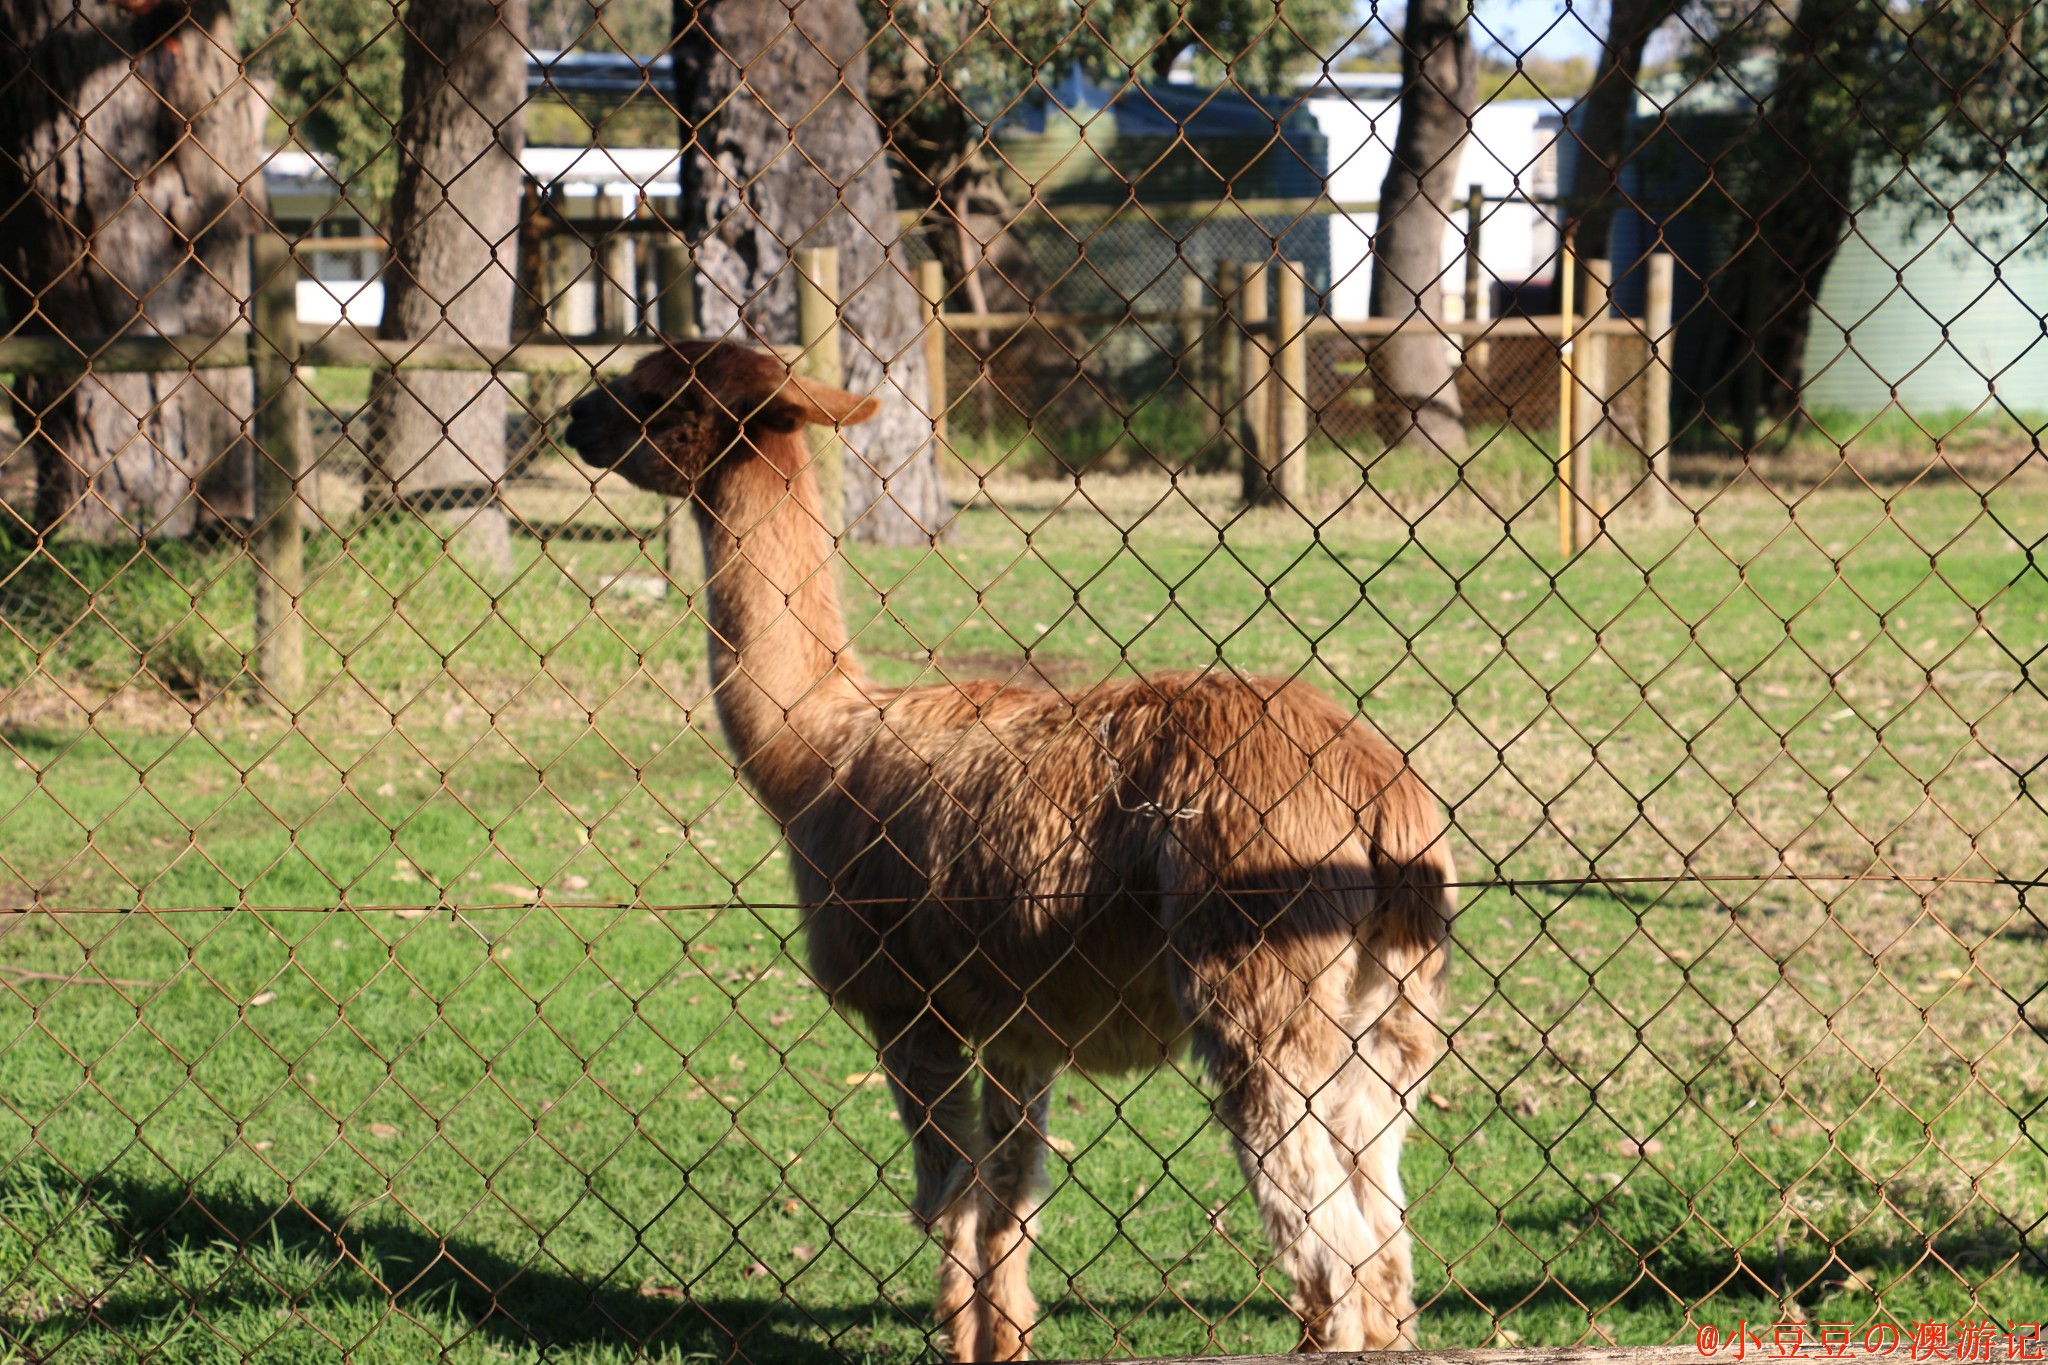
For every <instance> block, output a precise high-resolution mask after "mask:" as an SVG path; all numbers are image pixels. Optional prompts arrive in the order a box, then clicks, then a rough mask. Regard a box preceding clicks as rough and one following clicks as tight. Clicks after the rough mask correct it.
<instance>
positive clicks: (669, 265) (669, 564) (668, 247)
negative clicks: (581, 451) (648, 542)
mask: <svg viewBox="0 0 2048 1365" xmlns="http://www.w3.org/2000/svg"><path fill="white" fill-rule="evenodd" d="M654 297H655V305H654V310H655V317H656V319H657V321H658V323H659V330H660V332H661V335H663V336H665V337H672V338H674V339H675V340H677V341H687V340H689V339H691V338H693V337H695V336H696V335H697V272H696V268H695V266H694V264H693V263H692V261H691V260H690V248H689V247H687V246H685V245H684V244H683V243H681V242H663V243H662V244H661V245H660V246H658V247H656V248H655V249H654ZM696 531H697V528H696V527H695V526H694V525H692V524H691V522H690V508H689V505H688V504H687V503H685V502H684V501H683V500H682V499H681V498H663V499H662V501H661V567H662V571H663V572H664V573H666V574H667V575H668V578H669V581H670V582H671V583H680V582H682V581H683V579H684V578H685V577H686V576H688V575H689V574H690V572H691V570H692V569H693V568H694V567H695V566H696V564H697V563H698V553H697V534H696Z"/></svg>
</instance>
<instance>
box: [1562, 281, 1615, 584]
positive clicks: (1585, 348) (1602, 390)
mask: <svg viewBox="0 0 2048 1365" xmlns="http://www.w3.org/2000/svg"><path fill="white" fill-rule="evenodd" d="M1580 269H1581V271H1582V273H1583V279H1582V282H1581V283H1582V289H1583V291H1584V292H1583V293H1582V294H1581V296H1580V299H1579V314H1580V316H1581V317H1583V318H1584V319H1585V324H1586V325H1585V327H1584V328H1583V329H1582V335H1581V336H1580V338H1579V347H1578V358H1577V366H1576V368H1577V371H1578V392H1577V397H1576V400H1575V401H1574V403H1573V407H1574V412H1573V414H1572V430H1573V431H1574V432H1575V433H1576V434H1577V435H1578V438H1579V443H1578V447H1577V448H1576V449H1574V450H1573V451H1572V488H1573V491H1574V492H1576V493H1577V494H1578V497H1577V499H1576V501H1575V503H1574V505H1573V509H1572V516H1573V531H1572V539H1573V541H1575V542H1576V543H1577V545H1578V547H1579V548H1580V549H1581V550H1583V549H1585V548H1586V547H1588V546H1590V545H1591V544H1592V543H1593V541H1594V539H1595V538H1596V537H1597V536H1598V535H1599V534H1600V531H1599V519H1598V518H1597V517H1596V516H1595V515H1594V508H1593V451H1594V450H1595V448H1597V447H1599V446H1601V445H1603V444H1605V443H1606V441H1607V433H1608V425H1607V337H1606V335H1605V334H1604V333H1602V332H1599V331H1596V330H1594V328H1595V327H1597V326H1598V325H1599V324H1600V323H1603V322H1605V321H1606V320H1607V302H1608V285H1609V279H1610V277H1611V276H1612V274H1613V269H1612V267H1611V266H1610V265H1609V264H1608V263H1607V262H1606V261H1604V260H1599V259H1593V260H1586V261H1582V262H1580Z"/></svg>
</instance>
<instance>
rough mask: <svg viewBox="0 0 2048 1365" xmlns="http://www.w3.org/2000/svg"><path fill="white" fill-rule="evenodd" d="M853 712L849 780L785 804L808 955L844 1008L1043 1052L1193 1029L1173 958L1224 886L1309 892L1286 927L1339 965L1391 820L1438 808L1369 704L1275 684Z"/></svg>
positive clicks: (1313, 961) (1290, 949)
mask: <svg viewBox="0 0 2048 1365" xmlns="http://www.w3.org/2000/svg"><path fill="white" fill-rule="evenodd" d="M845 723H846V725H847V728H848V729H849V730H850V731H853V732H854V733H855V734H860V733H861V732H862V731H865V732H867V733H868V735H869V736H871V737H869V738H866V739H865V740H864V741H862V742H860V745H859V749H858V752H859V754H860V758H861V762H860V763H859V764H857V765H849V766H848V767H847V768H846V769H845V771H843V772H842V773H841V775H840V776H839V777H838V779H837V786H838V790H840V791H843V792H844V794H845V796H846V797H847V798H849V800H848V801H847V802H846V803H844V804H842V803H840V802H838V801H836V800H835V801H832V802H828V803H822V804H817V805H814V806H813V807H812V808H811V809H810V810H807V811H802V812H791V813H790V815H789V818H788V819H787V820H786V827H787V830H788V836H789V841H790V845H791V848H792V849H793V851H794V852H795V853H796V855H797V857H796V868H797V872H796V877H797V887H798V895H799V899H800V900H801V901H802V902H803V903H804V904H805V905H807V906H809V907H811V909H810V910H809V911H808V912H807V914H806V918H805V935H806V943H807V946H808V951H809V954H810V962H811V968H812V971H813V973H814V975H815V976H816V978H817V980H818V982H819V984H820V985H821V986H823V987H824V988H825V990H826V991H828V992H829V993H830V994H831V996H832V999H833V1001H834V1003H835V1004H837V1005H840V1006H841V1007H843V1008H847V1009H852V1010H856V1011H859V1012H860V1013H861V1014H863V1015H869V1016H872V1015H875V1014H877V1013H880V1012H892V1011H893V1012H905V1011H916V1010H918V1009H921V1008H926V1007H928V1008H929V1009H930V1010H931V1011H932V1012H933V1013H934V1014H936V1015H938V1016H939V1017H940V1018H941V1019H943V1020H944V1021H945V1022H946V1023H947V1024H948V1025H949V1026H950V1027H951V1028H952V1029H953V1030H955V1031H956V1032H958V1033H959V1034H960V1036H961V1037H963V1038H965V1039H967V1040H970V1041H972V1042H974V1043H976V1044H980V1045H983V1046H984V1047H985V1048H986V1049H988V1050H989V1051H990V1052H991V1054H993V1055H997V1056H1001V1057H1003V1058H1006V1059H1008V1060H1011V1061H1012V1062H1014V1063H1015V1064H1017V1065H1020V1066H1029V1067H1033V1068H1037V1067H1053V1068H1064V1067H1073V1068H1076V1069H1079V1070H1082V1071H1089V1072H1099V1073H1119V1072H1126V1071H1130V1070H1134V1069H1139V1068H1149V1067H1153V1066H1156V1065H1158V1064H1159V1063H1160V1062H1161V1061H1162V1060H1164V1058H1165V1057H1166V1056H1167V1055H1168V1054H1169V1053H1170V1052H1172V1051H1174V1050H1176V1049H1178V1048H1180V1047H1182V1046H1183V1045H1185V1044H1186V1043H1187V1042H1188V1041H1189V1028H1190V1025H1191V1024H1192V1023H1193V1022H1194V1021H1193V1020H1192V1019H1191V1018H1190V1017H1189V1014H1188V1009H1187V1003H1188V1002H1187V1001H1186V999H1185V993H1184V992H1183V991H1181V990H1179V989H1178V988H1177V987H1176V986H1175V984H1174V981H1173V977H1174V973H1175V969H1176V966H1177V965H1179V966H1181V967H1184V966H1185V963H1186V961H1187V959H1188V958H1189V957H1190V955H1193V954H1198V953H1200V952H1201V951H1202V949H1203V945H1202V944H1201V943H1200V942H1198V941H1192V940H1191V938H1190V934H1191V933H1192V932H1195V931H1191V930H1187V929H1182V930H1181V932H1180V933H1179V935H1178V938H1177V937H1176V930H1177V928H1178V927H1179V922H1180V921H1181V920H1182V919H1183V918H1184V917H1185V915H1186V913H1187V911H1189V910H1190V909H1192V908H1193V907H1194V905H1195V904H1196V903H1197V902H1198V901H1199V899H1200V897H1201V895H1202V893H1203V892H1204V891H1206V890H1209V889H1211V888H1214V887H1220V886H1223V885H1226V884H1227V885H1234V886H1237V887H1241V888H1245V889H1255V890H1259V891H1275V890H1278V891H1293V892H1304V891H1308V890H1309V889H1310V888H1314V892H1313V895H1312V900H1313V904H1312V905H1308V904H1304V903H1303V902H1302V901H1300V900H1296V901H1294V902H1293V904H1294V905H1296V906H1300V907H1301V909H1299V910H1297V911H1294V912H1293V917H1292V921H1291V922H1290V923H1289V925H1288V926H1287V932H1288V933H1289V934H1290V935H1294V936H1301V941H1300V942H1296V943H1282V942H1279V941H1278V939H1277V936H1276V934H1275V933H1274V932H1273V930H1274V929H1276V928H1277V927H1278V926H1268V943H1269V946H1270V947H1272V948H1273V949H1274V950H1275V951H1279V952H1282V953H1284V954H1286V955H1288V956H1290V957H1292V958H1296V959H1298V960H1299V963H1300V969H1301V971H1302V972H1303V974H1304V976H1307V975H1313V974H1315V973H1317V972H1320V971H1322V970H1323V969H1325V968H1327V967H1329V966H1331V965H1332V964H1334V963H1336V962H1337V960H1338V958H1339V957H1340V956H1341V955H1342V954H1343V953H1345V952H1347V951H1348V950H1349V949H1350V947H1351V946H1352V945H1353V944H1355V943H1357V942H1359V941H1360V936H1361V934H1364V935H1367V936H1369V935H1370V934H1371V933H1373V932H1374V931H1375V930H1376V929H1377V928H1378V927H1379V920H1378V918H1377V917H1376V913H1375V909H1376V906H1375V902H1376V900H1377V897H1376V896H1375V894H1374V892H1373V887H1374V885H1375V883H1376V881H1377V880H1378V878H1377V876H1376V873H1375V860H1374V854H1373V849H1374V847H1375V846H1376V844H1378V843H1384V842H1385V841H1386V835H1384V834H1381V833H1378V832H1377V831H1376V829H1375V827H1374V817H1376V816H1379V815H1381V814H1382V813H1383V812H1385V811H1386V810H1387V809H1388V808H1389V807H1392V808H1394V809H1396V810H1401V811H1404V812H1405V811H1408V810H1411V809H1412V808H1414V807H1415V806H1416V805H1417V804H1420V805H1421V806H1422V808H1423V809H1425V810H1426V809H1427V797H1426V795H1425V794H1422V793H1420V792H1419V791H1416V790H1415V788H1417V787H1419V784H1418V783H1416V781H1415V779H1414V778H1413V776H1412V775H1411V774H1409V773H1407V772H1406V770H1405V769H1402V768H1399V767H1397V766H1393V765H1391V764H1390V763H1389V762H1388V756H1389V755H1390V754H1391V753H1392V751H1391V750H1390V749H1389V748H1388V747H1387V746H1386V745H1385V744H1384V743H1383V742H1381V741H1379V740H1378V739H1377V738H1376V737H1371V736H1369V733H1368V732H1366V731H1364V730H1363V729H1362V727H1361V723H1360V722H1359V720H1358V719H1357V718H1356V717H1355V716H1348V715H1345V714H1344V713H1342V712H1341V711H1339V710H1338V709H1337V708H1336V707H1335V706H1334V705H1332V704H1331V703H1330V702H1329V701H1328V700H1327V699H1325V698H1324V697H1323V696H1322V695H1321V694H1319V693H1317V692H1315V691H1313V690H1311V689H1309V688H1307V687H1304V686H1302V685H1300V684H1293V685H1282V684H1279V683H1276V682H1274V681H1272V680H1270V679H1257V678H1253V679H1246V678H1239V677H1236V676H1232V675H1229V674H1223V673H1164V674H1153V675H1151V676H1149V677H1145V678H1135V679H1128V680H1121V681H1116V682H1110V683H1105V684H1102V685H1100V686H1098V687H1096V688H1094V689H1092V690H1090V691H1089V692H1087V693H1085V694H1082V695H1080V696H1076V697H1073V698H1068V697H1066V696H1063V695H1061V694H1060V693H1058V692H1055V691H1052V690H1050V689H1038V688H1003V687H1000V686H998V685H996V684H993V683H986V682H980V683H966V684H959V685H956V684H953V683H941V684H938V685H936V686H930V687H919V688H913V689H908V690H905V691H901V692H897V693H894V694H893V695H887V694H885V695H883V696H879V697H877V698H875V699H874V700H873V701H871V702H851V703H849V705H848V714H847V718H846V722H845ZM1195 727H1200V728H1202V729H1206V730H1207V731H1208V733H1206V734H1202V733H1195V732H1193V730H1194V728H1195ZM1311 756H1314V757H1313V759H1312V758H1311ZM1311 762H1312V763H1313V768H1314V774H1315V775H1314V777H1313V778H1312V779H1311V780H1310V781H1308V782H1306V783H1300V782H1298V780H1297V779H1298V774H1299V772H1300V770H1301V769H1302V767H1303V766H1304V765H1308V764H1310V763H1311ZM1390 787H1397V788H1399V790H1397V791H1395V792H1394V794H1393V795H1394V799H1393V800H1392V801H1386V800H1383V798H1384V797H1385V796H1386V794H1387V789H1388V788H1390ZM1360 812H1364V813H1365V814H1366V817H1367V819H1366V821H1365V822H1364V823H1362V822H1361V820H1360ZM1413 833H1419V834H1421V835H1423V836H1424V840H1425V841H1426V840H1427V838H1429V837H1430V836H1433V835H1434V834H1435V833H1436V830H1435V829H1434V828H1433V827H1425V829H1423V830H1420V831H1415V832H1413ZM1191 835H1192V836H1194V837H1192V838H1191V837H1190V836H1191ZM1410 842H1415V840H1414V839H1413V834H1411V833H1410V832H1407V831H1396V832H1395V843H1396V846H1397V847H1398V846H1400V845H1402V844H1405V843H1410ZM1211 850H1223V851H1227V852H1224V853H1222V854H1221V855H1220V856H1219V854H1218V853H1215V852H1212V851H1211ZM1303 919H1313V920H1314V921H1315V923H1314V926H1313V930H1312V932H1308V930H1309V926H1307V925H1304V924H1303V923H1301V921H1302V920H1303ZM885 943H887V944H888V945H889V950H888V951H885V950H884V946H885ZM1350 974H1351V975H1354V976H1355V972H1353V973H1350Z"/></svg>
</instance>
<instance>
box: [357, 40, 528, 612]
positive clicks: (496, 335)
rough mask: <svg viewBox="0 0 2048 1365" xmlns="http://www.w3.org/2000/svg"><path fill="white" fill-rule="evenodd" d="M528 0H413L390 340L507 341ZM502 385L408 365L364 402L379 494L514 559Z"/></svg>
mask: <svg viewBox="0 0 2048 1365" xmlns="http://www.w3.org/2000/svg"><path fill="white" fill-rule="evenodd" d="M526 10H527V6H526V0H412V3H411V4H410V5H409V6H408V7H407V8H406V14H405V28H406V38H405V76H404V81H403V101H402V103H403V110H404V112H403V114H402V115H401V117H400V119H399V124H398V137H397V145H398V158H399V160H398V188H397V192H396V193H395V194H394V195H393V197H392V205H391V226H390V237H391V260H390V264H389V265H388V266H387V268H386V270H385V273H384V322H383V325H382V327H380V328H379V330H378V335H379V336H382V337H384V338H387V339H390V340H432V341H447V342H458V343H460V342H468V343H471V344H474V345H479V346H481V345H500V346H502V345H504V344H506V343H507V342H509V341H510V340H511V338H512V301H513V294H514V282H515V280H516V279H517V271H518V260H517V256H518V246H519V215H520V205H521V202H522V200H521V197H520V190H521V172H520V167H519V155H520V152H521V151H522V150H523V149H524V147H525V144H526V134H525V115H524V110H525V105H526V44H525V35H526ZM506 398H507V395H506V391H505V387H504V381H503V380H501V379H496V378H493V377H492V376H490V375H483V374H463V373H459V372H455V371H446V370H416V369H406V370H401V371H393V372H388V373H386V374H384V375H382V376H380V378H379V381H378V383H377V387H376V392H375V393H374V394H373V395H372V396H371V401H370V431H371V433H372V442H371V444H372V448H371V459H372V461H373V463H374V464H375V466H376V468H377V470H378V472H379V474H380V476H381V477H382V478H383V479H385V480H387V481H388V482H387V484H386V486H385V487H384V488H383V489H381V490H373V493H374V492H381V493H382V494H383V495H384V496H386V497H392V498H397V499H399V500H401V501H403V502H406V503H408V504H410V505H412V506H414V507H417V508H420V509H422V510H426V511H429V512H431V513H432V514H433V515H434V516H435V517H436V518H437V519H439V520H440V521H441V522H442V524H443V526H444V527H445V529H446V530H447V531H448V532H449V533H451V543H452V544H453V545H454V546H455V547H456V550H457V552H458V553H459V554H461V555H462V556H463V558H465V559H466V560H468V561H469V562H471V563H472V564H474V565H476V566H477V567H480V568H485V569H488V570H490V571H493V572H496V573H500V574H502V573H505V572H507V571H509V570H510V568H511V547H510V543H509V540H508V537H507V532H506V523H505V509H504V506H503V504H502V503H501V502H500V501H499V500H498V493H499V488H498V484H499V481H500V480H502V479H503V478H504V476H505V469H506V463H507V459H508V447H507V441H506V429H505V419H506V413H507V405H506Z"/></svg>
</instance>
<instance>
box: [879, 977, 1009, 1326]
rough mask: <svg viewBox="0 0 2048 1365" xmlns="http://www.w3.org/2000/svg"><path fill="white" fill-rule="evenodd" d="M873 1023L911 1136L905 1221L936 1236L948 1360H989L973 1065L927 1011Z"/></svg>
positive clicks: (940, 1313) (891, 1087)
mask: <svg viewBox="0 0 2048 1365" xmlns="http://www.w3.org/2000/svg"><path fill="white" fill-rule="evenodd" d="M869 1022H870V1024H871V1025H872V1026H873V1028H874V1031H875V1043H876V1047H877V1050H878V1051H879V1052H880V1053H881V1059H882V1070H883V1073H884V1074H885V1075H886V1076H887V1078H888V1081H889V1092H890V1094H892V1095H893V1096H895V1099H896V1111H897V1113H898V1114H900V1115H901V1116H902V1119H903V1129H904V1131H905V1132H907V1133H908V1134H909V1135H910V1160H911V1168H912V1170H913V1171H914V1172H915V1179H916V1187H915V1190H914V1191H913V1193H912V1195H911V1199H910V1216H911V1217H912V1218H913V1219H915V1220H916V1222H917V1224H918V1226H920V1227H922V1228H925V1229H927V1230H928V1231H931V1232H934V1233H936V1234H937V1235H938V1238H939V1293H938V1301H937V1304H936V1306H935V1314H936V1316H937V1319H938V1326H939V1330H940V1332H941V1334H943V1335H944V1337H945V1339H946V1343H947V1359H949V1360H956V1361H972V1360H985V1359H987V1358H988V1341H989V1329H988V1314H987V1313H986V1311H985V1310H984V1305H983V1302H982V1298H981V1295H980V1293H979V1290H978V1286H979V1284H980V1282H981V1276H982V1250H981V1238H982V1233H981V1228H982V1218H981V1211H982V1209H981V1206H982V1195H981V1192H980V1191H979V1190H978V1189H976V1188H973V1178H974V1168H975V1165H976V1161H977V1159H978V1157H979V1156H980V1153H981V1151H982V1134H981V1129H980V1125H979V1124H978V1123H977V1121H976V1114H975V1112H974V1110H975V1105H974V1077H973V1066H972V1062H971V1060H970V1058H969V1057H968V1054H967V1049H966V1048H965V1047H964V1046H963V1045H962V1043H961V1040H960V1037H959V1035H958V1034H956V1033H955V1032H954V1031H953V1030H952V1029H951V1028H950V1027H949V1026H948V1025H947V1024H946V1023H945V1022H944V1021H943V1020H941V1019H940V1018H938V1016H936V1015H934V1014H932V1013H931V1012H930V1011H928V1010H926V1011H921V1012H919V1013H916V1014H902V1015H891V1016H879V1015H878V1016H874V1017H872V1018H871V1019H870V1021H869Z"/></svg>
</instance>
